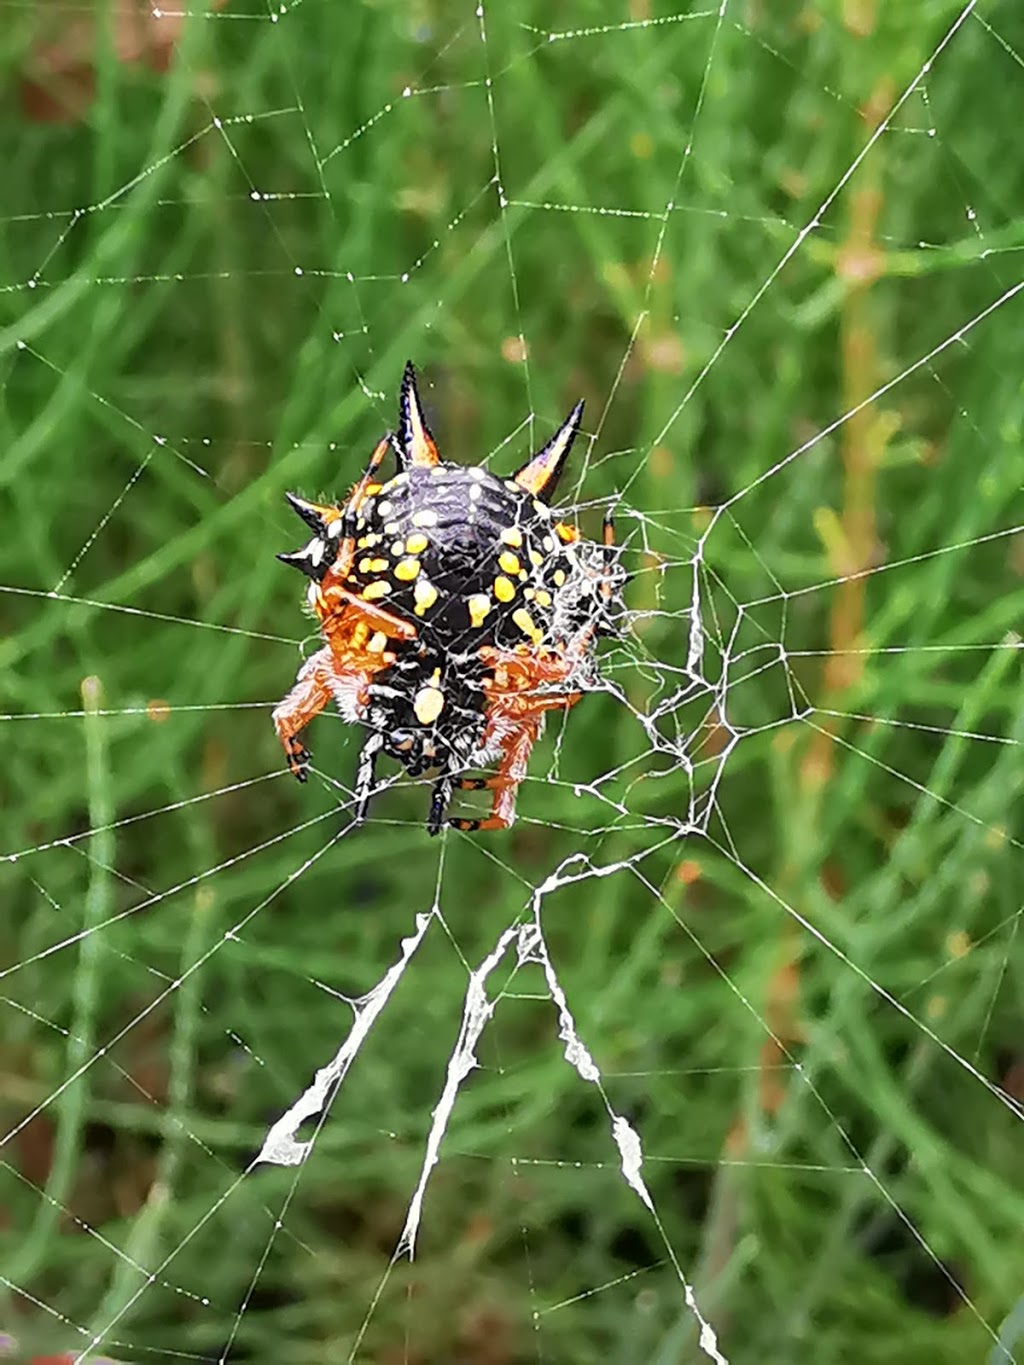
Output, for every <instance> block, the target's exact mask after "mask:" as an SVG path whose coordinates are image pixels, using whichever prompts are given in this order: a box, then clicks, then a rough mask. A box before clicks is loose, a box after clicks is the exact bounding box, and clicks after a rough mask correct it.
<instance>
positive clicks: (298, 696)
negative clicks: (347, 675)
mask: <svg viewBox="0 0 1024 1365" xmlns="http://www.w3.org/2000/svg"><path fill="white" fill-rule="evenodd" d="M333 672H334V660H333V657H332V655H331V651H330V649H320V650H317V652H316V653H315V654H312V655H310V657H309V658H308V659H307V660H306V662H305V663H304V664H303V665H302V667H301V668H300V669H299V676H298V677H297V678H296V680H295V686H294V687H293V688H292V690H291V691H290V692H289V693H288V695H287V697H285V699H284V701H282V702H281V703H280V705H279V706H275V708H274V729H275V730H276V731H277V737H278V739H279V740H280V741H281V747H282V748H283V749H284V751H285V753H286V754H287V756H288V770H289V772H290V773H291V774H292V776H293V777H297V778H298V780H299V781H300V782H305V780H306V776H307V769H308V767H309V761H310V758H311V757H312V755H311V754H310V752H309V750H308V749H307V748H306V746H305V745H304V744H303V743H302V741H301V740H300V739H299V738H298V736H299V734H300V732H301V731H303V730H304V729H305V728H306V726H307V725H308V724H309V722H310V721H311V720H312V719H313V717H314V716H318V715H319V714H320V712H321V711H322V710H323V709H324V707H325V706H326V705H327V703H328V702H329V701H330V700H331V697H332V695H333V693H332V691H331V677H332V675H333Z"/></svg>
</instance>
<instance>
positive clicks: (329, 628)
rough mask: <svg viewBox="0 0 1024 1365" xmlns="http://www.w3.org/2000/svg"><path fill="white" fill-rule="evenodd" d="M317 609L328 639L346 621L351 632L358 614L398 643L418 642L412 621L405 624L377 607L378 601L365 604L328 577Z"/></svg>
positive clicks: (373, 627) (319, 597) (346, 625)
mask: <svg viewBox="0 0 1024 1365" xmlns="http://www.w3.org/2000/svg"><path fill="white" fill-rule="evenodd" d="M328 577H329V575H328ZM314 609H315V611H316V614H317V616H318V617H319V618H320V625H321V628H322V629H323V632H324V634H325V635H326V636H328V638H330V636H331V635H332V634H333V633H334V632H335V631H337V630H338V628H339V626H340V625H341V623H342V622H344V626H345V631H346V633H348V628H349V626H350V625H351V618H352V614H353V613H354V614H355V615H357V616H358V617H359V618H360V619H362V620H364V621H365V622H366V624H367V625H368V626H369V627H370V628H371V629H372V630H380V631H383V633H384V634H385V635H390V636H393V637H394V638H395V639H398V640H415V639H416V634H417V631H416V627H415V626H414V625H413V623H412V622H411V621H403V620H402V618H401V617H400V616H395V615H393V614H392V613H391V612H390V611H388V610H386V608H384V607H379V606H377V604H376V603H375V602H366V601H364V599H363V598H362V597H360V596H359V594H358V593H354V592H352V591H351V590H350V589H349V588H346V587H343V586H342V585H341V584H340V583H329V582H327V578H325V580H324V585H322V586H321V588H320V592H319V594H318V596H317V600H316V603H315V606H314Z"/></svg>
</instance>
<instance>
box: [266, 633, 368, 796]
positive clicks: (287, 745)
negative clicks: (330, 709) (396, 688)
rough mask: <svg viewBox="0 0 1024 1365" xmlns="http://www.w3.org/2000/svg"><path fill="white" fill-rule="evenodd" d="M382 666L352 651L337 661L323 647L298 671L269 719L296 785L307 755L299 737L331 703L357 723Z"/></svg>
mask: <svg viewBox="0 0 1024 1365" xmlns="http://www.w3.org/2000/svg"><path fill="white" fill-rule="evenodd" d="M389 657H392V658H393V657H394V656H393V655H392V656H389ZM386 666H387V664H386V660H385V659H384V658H383V657H382V656H381V655H379V654H366V653H361V652H357V651H354V650H353V651H351V652H349V653H348V654H346V655H342V656H340V657H339V655H338V654H336V653H335V652H334V651H333V650H332V649H331V647H330V646H329V645H327V646H325V647H324V648H323V649H320V650H317V652H316V653H315V654H312V655H310V657H309V658H308V659H307V660H306V662H305V663H304V664H303V665H302V667H301V668H300V669H299V676H298V677H297V678H296V680H295V686H294V687H293V688H292V690H291V691H290V692H289V693H288V695H287V697H285V699H284V701H282V702H281V703H280V705H279V706H276V707H275V708H274V713H273V719H274V729H275V730H276V731H277V737H278V739H279V740H280V741H281V747H282V748H283V749H284V751H285V753H286V754H287V756H288V768H289V770H290V772H291V773H292V775H293V776H294V777H297V778H298V780H299V781H300V782H305V780H306V777H307V775H308V769H309V760H310V757H311V755H310V752H309V750H308V749H307V748H306V746H305V745H304V744H303V743H302V741H301V740H300V739H299V734H300V733H301V732H302V731H303V730H304V729H305V728H306V726H307V725H308V724H309V723H310V721H311V720H313V718H314V717H315V716H318V715H319V714H320V712H321V711H322V710H323V709H324V707H325V706H326V705H327V703H328V702H330V701H334V700H337V702H338V704H339V706H340V707H341V711H342V715H344V716H345V718H346V719H349V720H358V719H360V717H361V716H362V714H363V713H364V708H365V706H366V704H367V701H368V700H369V694H370V683H371V679H372V678H373V676H374V674H375V673H376V672H378V671H379V670H380V669H381V668H384V667H386Z"/></svg>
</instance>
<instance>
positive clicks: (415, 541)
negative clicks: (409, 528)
mask: <svg viewBox="0 0 1024 1365" xmlns="http://www.w3.org/2000/svg"><path fill="white" fill-rule="evenodd" d="M429 544H430V541H429V540H428V539H427V538H426V536H425V535H424V534H423V532H422V531H414V532H413V533H412V535H411V536H410V537H409V539H408V540H407V541H406V542H405V549H406V553H407V554H411V555H418V554H422V553H423V551H424V550H425V549H426V548H427V546H428V545H429Z"/></svg>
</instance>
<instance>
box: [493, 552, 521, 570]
mask: <svg viewBox="0 0 1024 1365" xmlns="http://www.w3.org/2000/svg"><path fill="white" fill-rule="evenodd" d="M498 567H499V568H501V569H504V570H505V572H506V573H519V571H520V570H521V569H522V567H523V566H522V565H521V564H520V562H519V556H518V555H514V554H513V553H512V551H511V550H502V552H501V554H500V555H499V556H498Z"/></svg>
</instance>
